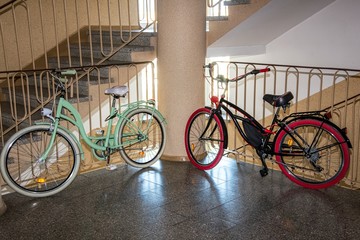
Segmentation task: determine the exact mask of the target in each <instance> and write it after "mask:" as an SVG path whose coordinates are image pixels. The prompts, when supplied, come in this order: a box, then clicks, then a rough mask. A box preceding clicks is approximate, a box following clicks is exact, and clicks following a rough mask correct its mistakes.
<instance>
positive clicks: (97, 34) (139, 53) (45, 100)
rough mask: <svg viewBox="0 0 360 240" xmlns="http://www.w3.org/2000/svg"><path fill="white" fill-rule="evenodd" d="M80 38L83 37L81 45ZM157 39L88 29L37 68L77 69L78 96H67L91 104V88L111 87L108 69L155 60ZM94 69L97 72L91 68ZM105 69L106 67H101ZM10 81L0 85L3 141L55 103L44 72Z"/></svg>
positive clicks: (75, 88)
mask: <svg viewBox="0 0 360 240" xmlns="http://www.w3.org/2000/svg"><path fill="white" fill-rule="evenodd" d="M78 34H79V35H80V36H82V37H81V41H80V42H79V41H78V37H77V36H78ZM155 37H156V35H155V33H151V32H143V33H142V32H139V31H133V32H129V31H128V32H122V33H121V36H120V32H119V31H111V32H110V31H109V30H104V29H101V30H99V29H98V30H96V29H94V30H91V31H89V29H88V28H84V29H82V30H81V32H80V33H77V34H74V35H73V36H70V37H69V41H68V42H67V41H64V42H61V43H60V44H59V47H58V48H57V49H56V48H54V49H51V50H49V51H48V52H47V53H46V54H44V56H42V57H40V58H38V59H37V60H36V65H37V66H41V67H43V68H46V69H55V68H76V69H77V72H78V75H77V76H78V77H79V78H78V79H77V83H76V84H73V87H72V89H71V90H69V91H71V92H74V93H75V94H73V95H72V94H68V98H69V101H70V102H73V103H76V102H85V101H91V100H92V95H91V93H90V89H89V87H91V85H97V84H99V83H100V85H103V84H107V85H105V86H109V83H111V82H112V81H113V80H112V79H110V77H109V67H107V66H109V65H117V64H123V63H131V62H134V61H152V60H153V59H154V58H155V46H154V42H155V41H153V40H154V38H155ZM111 43H112V44H111ZM57 53H60V54H57ZM98 64H100V65H98ZM94 65H96V67H95V68H94V67H92V66H94ZM104 65H105V67H102V66H104ZM79 67H81V68H79ZM24 69H29V70H30V69H32V66H26V67H25V68H24ZM10 78H11V81H10V82H12V83H11V84H10V88H9V85H8V84H6V83H5V82H3V83H2V84H1V85H0V92H1V101H0V108H1V109H0V110H1V113H0V114H1V121H2V122H1V125H2V132H3V133H4V138H3V140H4V141H6V139H8V137H9V136H11V135H13V133H14V132H15V131H18V130H19V129H21V128H24V127H27V126H29V125H31V124H32V123H33V122H34V121H38V120H40V119H41V118H42V117H41V114H40V111H41V108H42V106H45V107H51V104H52V103H53V101H50V100H51V98H52V97H53V96H54V95H55V92H54V90H53V85H52V84H53V83H52V81H51V78H50V77H47V76H46V73H45V72H42V71H40V72H34V71H33V70H30V71H29V72H27V71H26V70H25V71H24V72H23V73H22V74H20V73H15V74H13V75H12V76H11V77H10ZM120 84H121V83H120ZM11 102H13V104H12V105H11ZM15 119H16V120H15ZM17 123H18V124H17ZM1 145H2V144H1Z"/></svg>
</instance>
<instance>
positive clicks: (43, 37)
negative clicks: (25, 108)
mask: <svg viewBox="0 0 360 240" xmlns="http://www.w3.org/2000/svg"><path fill="white" fill-rule="evenodd" d="M155 6H156V0H107V1H103V0H27V1H26V0H17V1H12V2H9V3H8V4H7V5H3V8H2V10H1V12H0V13H1V15H0V69H1V70H3V71H12V70H23V69H39V68H52V67H69V66H70V67H71V66H86V65H93V64H100V63H103V62H105V61H107V60H109V59H110V60H111V59H114V58H115V59H117V58H118V57H120V55H121V54H120V53H119V51H120V50H121V49H122V48H124V46H127V45H130V43H131V42H133V41H134V39H136V38H137V37H138V36H139V35H140V34H141V33H142V32H144V31H151V32H154V31H155V27H156V26H155V24H154V23H155V15H156V8H155ZM135 44H139V43H138V42H135V43H134V45H135ZM123 55H124V54H123Z"/></svg>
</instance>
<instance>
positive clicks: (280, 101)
mask: <svg viewBox="0 0 360 240" xmlns="http://www.w3.org/2000/svg"><path fill="white" fill-rule="evenodd" d="M293 98H294V96H293V94H292V93H291V92H286V93H284V94H283V95H272V94H265V95H264V97H263V99H264V101H266V102H268V103H270V104H271V105H273V106H274V107H283V106H286V105H287V104H288V103H289V102H290V101H291V100H292V99H293Z"/></svg>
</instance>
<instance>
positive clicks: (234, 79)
mask: <svg viewBox="0 0 360 240" xmlns="http://www.w3.org/2000/svg"><path fill="white" fill-rule="evenodd" d="M213 66H214V64H213V63H209V64H208V65H204V66H203V68H209V72H210V76H211V77H212V78H213V79H215V80H217V81H219V82H236V81H239V80H241V79H243V78H245V77H246V76H248V75H256V74H259V73H265V72H269V71H270V68H263V69H254V70H252V71H251V72H248V73H245V74H243V75H241V76H238V77H235V78H233V79H228V78H225V77H224V76H223V75H218V77H216V78H214V77H213V76H212V72H211V70H212V68H213Z"/></svg>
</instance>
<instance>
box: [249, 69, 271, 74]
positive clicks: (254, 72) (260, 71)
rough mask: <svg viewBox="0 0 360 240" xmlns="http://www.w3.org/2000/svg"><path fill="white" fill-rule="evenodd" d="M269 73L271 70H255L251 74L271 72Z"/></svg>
mask: <svg viewBox="0 0 360 240" xmlns="http://www.w3.org/2000/svg"><path fill="white" fill-rule="evenodd" d="M269 71H270V68H264V69H254V70H252V71H251V72H250V73H251V74H258V73H263V72H269Z"/></svg>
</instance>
